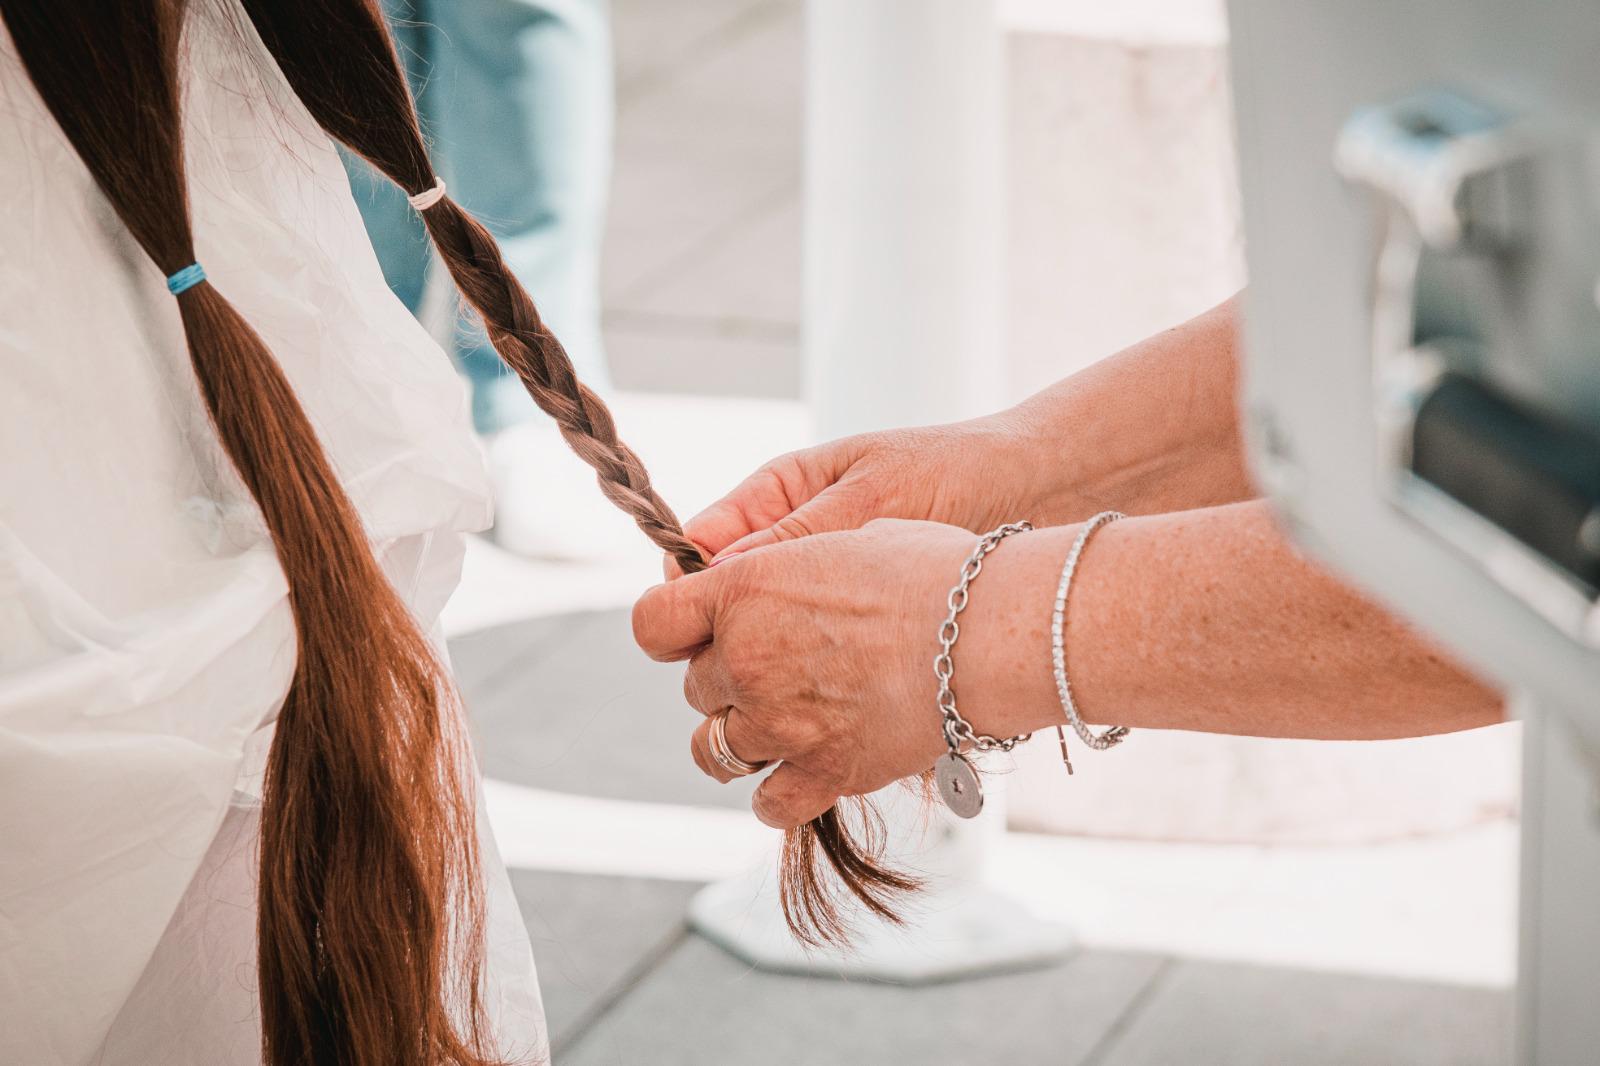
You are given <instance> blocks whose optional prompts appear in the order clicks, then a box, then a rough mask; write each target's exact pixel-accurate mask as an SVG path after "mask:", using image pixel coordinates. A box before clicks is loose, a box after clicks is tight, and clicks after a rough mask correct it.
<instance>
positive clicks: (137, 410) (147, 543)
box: [0, 0, 545, 1066]
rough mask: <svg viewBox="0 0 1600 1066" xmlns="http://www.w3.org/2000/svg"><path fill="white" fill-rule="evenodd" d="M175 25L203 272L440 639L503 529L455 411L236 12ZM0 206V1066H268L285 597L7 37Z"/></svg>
mask: <svg viewBox="0 0 1600 1066" xmlns="http://www.w3.org/2000/svg"><path fill="white" fill-rule="evenodd" d="M189 6H190V8H191V11H190V14H189V25H188V28H187V37H186V40H185V49H184V57H183V60H182V67H183V77H184V89H185V102H184V113H185V124H186V128H187V133H186V142H187V152H188V167H189V175H188V181H189V191H190V196H191V199H192V203H193V207H192V214H193V219H194V231H195V238H196V244H197V252H198V258H199V260H200V262H201V263H203V264H204V266H205V269H206V272H207V274H208V275H209V276H210V278H211V281H212V282H213V283H214V284H215V285H216V287H217V288H218V289H219V290H220V291H221V292H222V293H223V294H225V295H226V296H227V298H228V299H229V300H230V301H232V303H233V304H234V306H235V307H237V308H238V309H239V311H240V312H241V313H242V314H243V315H244V317H245V318H246V319H247V320H248V321H249V322H250V323H251V324H252V325H253V326H254V327H255V328H256V329H257V330H258V331H259V332H260V334H261V335H262V337H263V338H264V339H265V340H266V342H267V344H268V346H269V347H270V348H271V350H272V351H273V353H274V354H275V355H276V357H277V359H278V361H279V362H280V363H281V364H282V366H283V368H284V370H285V372H286V373H287V374H288V376H289V379H290V380H291V381H292V382H293V383H294V385H295V388H296V391H297V392H298V394H299V396H300V399H301V402H302V403H303V404H304V405H305V407H306V409H307V410H308V412H309V413H310V416H311V420H312V422H313V423H314V424H315V426H316V428H317V431H318V433H319V435H320V437H321V439H322V443H323V446H324V447H325V448H326V449H327V451H328V453H329V455H330V456H331V458H332V460H333V463H334V465H335V467H336V468H337V470H338V471H339V474H340V476H341V478H342V479H343V482H344V484H345V487H346V488H347V490H348V491H349V493H350V495H351V496H352V498H353V499H354V500H355V502H356V504H357V506H358V507H359V509H360V511H361V514H362V516H363V517H364V519H365V522H366V526H367V529H368V531H369V533H370V535H371V537H372V540H373V542H374V545H375V546H376V548H377V550H378V552H379V555H380V558H381V559H382V560H383V562H384V565H385V567H386V568H387V570H388V572H389V574H390V576H391V577H392V578H393V580H394V581H395V584H396V586H397V587H398V588H399V590H400V592H401V594H402V595H403V596H405V597H406V599H407V600H408V601H409V602H410V604H411V606H412V608H413V609H414V610H415V612H416V614H417V616H418V617H419V618H420V619H421V621H422V624H423V626H424V628H425V629H429V630H436V628H437V617H438V613H439V610H440V608H441V607H442V606H443V604H444V602H445V600H446V598H447V597H448V596H449V595H450V592H451V590H452V588H453V587H454V585H455V583H456V580H457V577H458V574H459V568H460V562H461V556H462V533H463V531H468V530H474V529H480V528H483V527H484V526H485V525H487V523H488V519H489V501H488V482H487V476H486V473H485V469H484V464H483V460H482V457H481V453H480V450H479V449H478V446H477V445H476V443H475V442H474V441H473V439H472V437H471V434H470V431H469V427H468V417H467V402H466V397H465V393H464V390H463V387H462V385H461V383H460V381H459V379H458V378H457V376H456V375H455V373H454V371H453V370H452V368H451V366H450V363H449V361H448V359H447V358H446V356H445V355H444V354H443V353H442V352H441V351H440V349H439V348H438V346H437V345H435V344H434V343H433V342H432V340H430V339H429V337H428V336H427V335H426V333H425V332H424V331H423V330H422V329H421V328H419V327H418V325H417V324H416V323H415V322H414V321H413V320H412V318H411V316H410V315H409V314H408V313H407V312H406V310H405V308H404V307H402V306H401V305H400V303H399V302H398V301H397V300H395V299H394V297H393V296H392V295H391V294H390V293H389V290H388V289H387V288H386V287H385V285H384V281H383V277H382V275H381V273H380V271H379V267H378V263H377V261H376V259H375V257H374V255H373V252H372V248H371V245H370V244H369V243H368V241H367V238H366V236H365V233H364V231H363V229H362V225H361V219H360V217H359V215H358V213H357V211H356V207H355V204H354V202H353V201H352V199H351V196H350V193H349V190H348V186H347V184H346V180H345V175H344V170H343V168H342V166H341V165H340V161H339V159H338V157H337V155H336V154H335V151H334V149H333V148H332V146H331V145H330V143H329V141H328V140H327V138H326V137H325V136H324V135H323V134H322V133H321V131H320V130H318V129H317V127H316V125H315V123H313V122H312V120H311V119H310V117H309V116H308V115H307V114H306V112H305V110H304V109H303V108H302V107H301V105H300V104H299V102H298V100H297V99H296V98H295V97H294V95H293V94H292V93H291V92H290V91H289V90H288V88H287V86H286V84H285V83H284V82H283V80H282V78H281V76H280V74H279V73H278V71H277V69H276V67H275V66H274V65H273V64H272V62H271V60H270V58H269V57H268V55H267V53H266V52H265V49H264V48H263V47H262V46H261V44H260V41H259V39H258V38H256V36H255V35H254V33H253V31H252V30H251V28H250V24H249V22H248V20H246V19H245V18H244V16H243V14H242V12H241V11H240V9H239V8H238V7H237V0H203V2H196V3H191V4H190V5H189ZM0 190H3V192H0V1063H4V1064H5V1066H50V1064H57V1063H62V1064H72V1066H77V1064H88V1063H93V1064H95V1066H190V1064H193V1066H247V1064H255V1063H259V1062H260V1045H259V1042H260V1028H259V1022H258V1017H257V1005H256V997H255V946H254V921H255V910H254V882H255V870H254V847H255V835H256V831H257V826H258V807H257V790H256V782H257V781H258V780H259V768H260V766H261V762H262V755H263V753H264V751H265V748H266V745H267V742H268V741H269V740H270V729H271V723H272V720H273V718H274V716H275V714H276V713H277V710H278V707H279V705H280V704H281V702H282V700H283V697H284V694H285V692H286V690H287V688H288V685H289V679H290V672H291V670H292V668H293V665H294V658H295V640H294V627H293V623H292V620H291V618H290V613H289V604H288V602H287V600H286V596H285V585H284V579H283V574H282V572H281V570H280V569H279V566H278V563H277V560H276V557H275V555H274V553H273V549H272V545H271V543H270V542H269V540H268V537H267V534H266V532H265V530H264V529H263V527H262V523H261V519H260V516H259V513H258V511H257V510H256V508H255V506H254V504H253V503H252V501H251V499H250V497H249V494H248V493H247V492H246V491H245V490H244V488H243V486H242V485H241V484H240V482H239V479H238V477H237V475H236V473H235V472H234V471H233V469H232V468H231V467H230V465H229V463H228V460H227V458H226V457H225V455H224V454H223V452H222V450H221V448H220V446H219V444H218V442H217V438H216V435H215V433H214V432H213V430H212V428H211V425H210V423H209V421H208V419H207V416H206V412H205V409H204V407H203V406H202V404H201V400H200V397H199V395H198V393H197V391H196V384H195V379H194V375H193V373H192V372H191V370H190V368H189V363H188V356H187V353H186V349H185V346H184V339H183V334H182V331H181V328H180V324H179V320H178V312H177V307H176V306H175V304H174V301H173V299H172V297H171V296H170V295H168V293H167V291H166V289H165V286H164V284H163V279H162V277H161V275H160V272H159V271H158V270H157V269H156V268H155V267H154V266H153V265H152V264H151V263H150V261H149V260H148V259H146V258H145V257H144V255H143V254H142V253H141V252H140V251H139V250H138V249H137V247H135V246H133V245H132V243H131V241H130V240H129V238H128V237H127V236H126V233H125V232H124V231H123V228H122V227H121V225H120V224H119V223H118V222H116V220H115V219H114V218H113V217H112V216H111V214H110V212H109V209H108V208H107V207H106V205H105V203H104V201H103V200H102V198H101V197H100V196H99V194H98V193H97V192H96V190H95V189H94V187H93V185H92V183H91V181H90V179H89V175H88V173H87V171H86V170H85V169H84V167H83V165H82V163H80V161H79V160H78V158H77V156H76V155H75V154H74V153H73V151H72V149H71V147H70V146H69V145H68V144H67V141H66V139H65V138H64V137H63V136H62V134H61V132H60V131H59V130H58V129H57V127H56V124H55V122H54V121H53V120H52V119H51V118H50V116H49V114H48V113H47V112H46V110H45V108H44V106H43V104H42V102H41V101H40V99H39V98H38V96H37V94H36V93H35V91H34V89H33V87H32V85H31V83H30V82H29V81H28V79H27V77H26V75H25V73H24V71H23V69H22V67H21V64H20V62H19V61H18V59H17V55H16V51H15V49H14V47H13V46H12V44H11V41H10V39H9V36H6V35H4V34H3V32H0ZM480 810H481V808H480ZM481 821H482V818H481V814H480V822H481ZM480 836H481V837H482V841H483V848H484V855H485V877H486V878H487V882H488V883H487V886H486V890H487V897H488V901H489V907H490V925H489V977H488V1008H489V1013H490V1017H491V1020H492V1022H493V1023H494V1026H495V1031H496V1033H497V1039H498V1041H499V1044H500V1047H501V1050H502V1052H503V1053H504V1054H506V1055H508V1056H513V1057H516V1058H518V1059H519V1060H535V1059H542V1058H544V1057H545V1050H544V1049H545V1043H544V1035H545V1029H544V1019H543V1015H542V1009H541V1006H540V1002H539V994H538V989H537V985H536V982H535V977H534V969H533V958H532V954H531V951H530V949H529V946H528V939H527V934H526V932H525V930H524V928H523V926H522V921H521V918H520V915H519V913H518V911H517V908H516V904H515V902H514V900H513V899H512V896H511V888H510V883H509V879H508V878H507V876H506V872H505V869H504V866H503V865H502V863H501V862H500V859H499V857H498V855H497V853H496V852H495V850H494V845H493V842H492V840H491V839H489V838H488V836H487V833H486V832H485V833H481V834H480ZM419 1066H420V1064H419Z"/></svg>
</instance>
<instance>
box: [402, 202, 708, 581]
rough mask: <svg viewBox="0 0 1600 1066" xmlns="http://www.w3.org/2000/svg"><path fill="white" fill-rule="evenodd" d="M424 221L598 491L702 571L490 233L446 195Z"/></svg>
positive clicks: (495, 340) (509, 361)
mask: <svg viewBox="0 0 1600 1066" xmlns="http://www.w3.org/2000/svg"><path fill="white" fill-rule="evenodd" d="M422 218H423V221H424V222H425V223H426V224H427V227H428V233H429V234H430V235H431V236H432V237H433V242H434V245H435V247H437V248H438V249H439V256H440V258H441V259H443V260H444V263H445V266H446V267H447V268H448V269H449V271H450V276H451V277H452V278H454V279H455V283H456V286H457V288H459V289H460V290H461V294H462V296H463V297H465V299H466V301H467V302H468V303H469V304H471V305H472V307H473V308H474V309H476V310H477V312H478V314H479V315H480V316H481V317H482V319H483V324H484V328H485V329H486V330H487V331H488V334H489V341H490V343H491V344H493V345H494V349H495V351H496V352H498V353H499V354H500V358H501V359H503V360H505V363H506V365H507V366H509V367H510V368H511V369H512V370H513V371H515V372H516V375H517V377H518V378H520V379H521V380H522V384H523V386H524V387H526V388H527V390H528V395H530V396H532V397H533V402H534V403H536V404H538V405H539V409H540V410H541V411H543V412H544V413H545V414H547V415H549V416H550V417H551V418H553V419H555V422H556V425H557V426H559V427H560V428H561V435H562V437H564V438H565V439H566V442H567V444H568V445H570V446H571V448H572V450H573V451H574V452H576V453H577V454H578V456H579V458H581V459H582V460H583V461H584V462H586V463H588V464H589V466H591V467H592V468H594V472H595V477H596V480H597V481H598V482H599V484H600V491H601V492H603V493H605V495H606V498H607V499H609V500H610V501H611V502H612V503H614V504H616V505H617V507H619V508H621V510H622V511H623V512H624V513H626V514H627V515H629V516H630V517H632V518H633V520H634V521H635V522H636V523H638V525H639V528H640V529H641V530H643V531H644V534H645V536H647V537H649V538H650V540H651V541H652V542H653V543H654V544H655V545H656V546H657V547H659V548H661V549H662V550H663V551H665V552H666V553H667V554H668V555H671V556H672V557H673V558H674V559H676V560H677V561H678V565H679V566H681V567H683V570H684V572H685V573H692V572H694V571H696V570H700V569H702V568H703V567H704V566H705V556H704V555H703V554H702V553H701V551H700V549H699V547H698V546H697V545H696V544H695V543H694V542H693V541H691V540H690V539H689V538H688V537H686V536H684V533H683V526H682V524H681V523H679V521H678V516H677V515H676V514H674V513H673V511H672V508H671V507H669V506H667V502H666V501H665V500H663V499H662V498H661V497H660V496H659V495H658V494H657V493H656V491H655V489H654V488H653V487H652V486H651V484H650V475H649V473H648V472H647V471H646V470H645V468H644V463H642V462H640V461H639V457H638V456H637V455H635V454H634V452H633V450H632V449H631V448H629V447H628V446H627V445H626V444H624V443H622V441H621V440H619V439H618V437H617V425H616V421H615V419H613V418H612V417H611V411H610V409H609V408H608V407H606V405H605V402H604V401H603V400H601V399H600V397H599V396H597V395H595V393H594V391H593V390H592V389H590V388H589V387H588V386H587V385H585V384H583V382H581V381H579V380H578V376H577V374H576V372H574V370H573V368H572V359H571V358H570V357H569V356H568V355H567V351H566V349H565V348H564V347H562V345H561V342H560V341H559V340H557V339H556V337H555V335H554V334H552V333H551V332H550V331H549V330H548V329H546V328H545V325H544V322H543V320H541V319H540V317H539V311H538V309H537V308H536V307H534V305H533V299H532V298H531V297H530V296H529V295H528V290H526V289H524V288H523V287H522V286H521V284H519V283H518V282H517V280H516V277H515V275H513V274H512V273H511V270H510V269H509V268H508V267H507V266H506V264H505V260H504V259H502V258H501V255H500V246H499V245H498V244H496V243H495V240H494V238H493V237H492V236H491V235H490V234H489V231H488V230H487V229H485V228H484V226H483V224H482V223H480V222H479V221H478V220H477V219H475V218H473V217H472V216H471V215H469V214H467V212H466V211H464V210H462V209H461V207H460V206H459V205H458V204H457V203H456V202H455V201H454V200H451V199H450V198H449V197H448V196H447V197H444V198H443V199H441V200H439V201H438V202H437V203H435V204H434V205H432V206H431V207H428V208H425V209H424V210H423V211H422Z"/></svg>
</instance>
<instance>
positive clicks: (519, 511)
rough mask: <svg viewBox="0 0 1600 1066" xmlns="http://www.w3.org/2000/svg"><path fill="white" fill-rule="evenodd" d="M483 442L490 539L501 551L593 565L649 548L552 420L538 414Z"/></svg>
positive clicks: (641, 535)
mask: <svg viewBox="0 0 1600 1066" xmlns="http://www.w3.org/2000/svg"><path fill="white" fill-rule="evenodd" d="M484 443H485V447H486V448H487V450H488V454H489V473H490V477H491V478H492V479H493V482H494V510H495V517H494V528H493V529H492V530H490V531H489V537H490V539H492V540H493V541H494V542H495V543H496V544H498V545H499V546H500V547H502V548H504V549H506V550H507V551H510V552H515V553H516V554H518V555H525V556H528V557H530V558H535V559H550V560H560V561H564V562H592V561H597V560H606V559H614V558H617V557H618V556H622V555H627V554H629V553H630V552H637V550H638V549H639V548H640V547H641V546H643V545H645V544H646V542H645V541H644V534H643V533H641V532H639V529H638V527H637V526H636V525H634V523H633V520H632V519H631V518H629V517H628V516H627V515H625V514H623V513H622V512H621V511H619V510H617V507H616V505H615V504H613V503H612V502H611V501H610V500H608V499H606V497H605V494H604V493H602V492H601V491H600V486H599V485H598V484H597V483H596V481H595V474H594V471H593V470H592V469H590V468H589V466H588V465H587V464H586V463H584V461H583V460H582V459H579V458H578V457H577V456H576V455H575V454H573V451H572V449H571V448H570V447H568V445H567V442H566V441H565V440H564V439H562V436H561V432H560V430H558V429H557V428H556V426H555V423H553V422H551V421H550V420H549V419H548V418H545V417H544V416H543V415H540V416H539V417H538V418H535V419H533V420H531V421H528V422H524V423H522V424H520V425H516V426H513V427H511V428H510V429H506V430H502V431H501V432H499V433H496V434H494V435H493V436H492V437H489V438H487V439H486V440H485V442H484Z"/></svg>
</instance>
